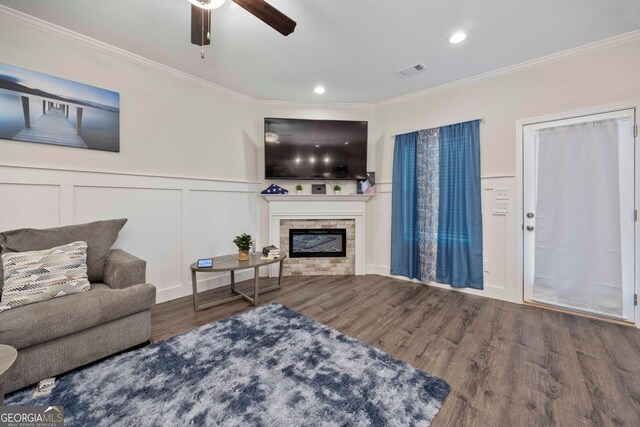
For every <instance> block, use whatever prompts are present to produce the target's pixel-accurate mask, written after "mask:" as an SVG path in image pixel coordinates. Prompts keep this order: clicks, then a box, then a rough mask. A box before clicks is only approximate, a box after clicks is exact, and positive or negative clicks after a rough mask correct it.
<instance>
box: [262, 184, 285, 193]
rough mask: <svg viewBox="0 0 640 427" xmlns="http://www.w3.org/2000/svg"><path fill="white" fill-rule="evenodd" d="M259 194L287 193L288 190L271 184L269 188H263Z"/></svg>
mask: <svg viewBox="0 0 640 427" xmlns="http://www.w3.org/2000/svg"><path fill="white" fill-rule="evenodd" d="M261 194H289V191H288V190H285V189H284V188H282V187H280V186H278V185H275V184H271V185H270V186H269V188H267V189H266V190H263V191H262V193H261Z"/></svg>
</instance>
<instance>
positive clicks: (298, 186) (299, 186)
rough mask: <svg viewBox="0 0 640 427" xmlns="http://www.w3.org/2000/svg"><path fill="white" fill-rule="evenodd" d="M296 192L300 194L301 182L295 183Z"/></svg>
mask: <svg viewBox="0 0 640 427" xmlns="http://www.w3.org/2000/svg"><path fill="white" fill-rule="evenodd" d="M296 193H297V194H302V184H298V185H296Z"/></svg>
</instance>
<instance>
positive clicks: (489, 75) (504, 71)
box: [375, 30, 640, 108]
mask: <svg viewBox="0 0 640 427" xmlns="http://www.w3.org/2000/svg"><path fill="white" fill-rule="evenodd" d="M636 41H640V30H635V31H631V32H628V33H624V34H620V35H617V36H613V37H610V38H607V39H603V40H599V41H596V42H593V43H589V44H585V45H582V46H578V47H575V48H572V49H567V50H563V51H561V52H557V53H553V54H551V55H547V56H542V57H540V58H536V59H532V60H530V61H525V62H521V63H519V64H515V65H510V66H507V67H503V68H499V69H497V70H493V71H489V72H486V73H482V74H477V75H475V76H471V77H468V78H465V79H460V80H456V81H453V82H450V83H445V84H442V85H439V86H434V87H432V88H428V89H424V90H421V91H418V92H412V93H410V94H407V95H403V96H399V97H397V98H391V99H388V100H386V101H381V102H378V103H376V104H375V106H376V108H382V107H388V106H391V105H396V104H400V103H403V102H408V101H412V100H415V99H419V98H423V97H425V96H428V95H433V94H435V93H440V92H444V91H447V90H451V89H456V88H460V87H464V86H469V85H472V84H475V83H479V82H482V81H486V80H491V79H495V78H497V77H501V76H505V75H508V74H514V73H518V72H520V71H524V70H528V69H531V68H536V67H541V66H543V65H547V64H552V63H554V62H559V61H562V60H565V59H569V58H573V57H576V56H580V55H584V54H587V53H592V52H597V51H599V50H604V49H608V48H612V47H615V46H620V45H623V44H628V43H633V42H636Z"/></svg>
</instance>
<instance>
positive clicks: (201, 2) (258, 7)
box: [189, 0, 296, 59]
mask: <svg viewBox="0 0 640 427" xmlns="http://www.w3.org/2000/svg"><path fill="white" fill-rule="evenodd" d="M232 1H233V2H234V3H235V4H237V5H238V6H240V7H242V8H243V9H245V10H246V11H247V12H249V13H251V14H252V15H254V16H255V17H256V18H258V19H259V20H261V21H262V22H264V23H265V24H267V25H269V26H270V27H271V28H273V29H274V30H276V31H277V32H279V33H280V34H282V35H283V36H288V35H289V34H291V33H293V31H294V30H295V29H296V22H295V21H294V20H293V19H291V18H289V17H288V16H287V15H285V14H284V13H282V12H280V11H279V10H278V9H276V8H275V7H273V6H271V5H270V4H269V3H267V2H266V1H264V0H232ZM189 2H190V3H191V43H192V44H195V45H198V46H206V45H209V44H211V11H212V10H213V9H217V8H219V7H220V6H222V5H223V4H224V2H225V0H189ZM201 56H202V58H203V59H204V48H203V49H202V50H201Z"/></svg>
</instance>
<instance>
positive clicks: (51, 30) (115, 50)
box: [0, 5, 257, 104]
mask: <svg viewBox="0 0 640 427" xmlns="http://www.w3.org/2000/svg"><path fill="white" fill-rule="evenodd" d="M0 18H3V19H6V20H8V21H12V22H15V23H18V24H21V25H24V26H27V27H30V28H33V29H35V30H38V31H42V32H43V33H46V34H49V35H52V36H56V37H60V38H63V39H66V40H69V41H71V42H73V43H76V44H78V45H81V46H85V47H89V48H91V49H93V50H98V51H100V52H103V53H107V54H110V55H115V56H119V57H121V58H124V59H126V60H128V61H129V62H132V63H134V64H136V65H142V66H144V67H147V68H150V69H152V70H154V71H158V72H161V73H164V74H167V75H169V76H171V77H174V78H176V79H179V80H183V81H186V82H189V83H193V84H195V85H198V86H200V87H203V88H205V89H209V90H213V91H216V92H220V93H222V94H224V95H227V96H230V97H232V98H235V99H238V100H241V101H245V102H250V103H253V104H255V103H257V100H256V99H255V98H252V97H250V96H248V95H245V94H243V93H240V92H236V91H234V90H231V89H228V88H226V87H224V86H220V85H218V84H215V83H212V82H210V81H208V80H205V79H202V78H200V77H196V76H194V75H192V74H189V73H185V72H184V71H180V70H177V69H175V68H172V67H169V66H167V65H164V64H161V63H159V62H156V61H153V60H151V59H148V58H145V57H143V56H140V55H137V54H135V53H132V52H129V51H127V50H124V49H120V48H119V47H116V46H113V45H110V44H108V43H104V42H101V41H100V40H96V39H94V38H91V37H89V36H85V35H84V34H80V33H76V32H75V31H72V30H69V29H67V28H64V27H61V26H59V25H56V24H53V23H51V22H48V21H44V20H42V19H40V18H36V17H35V16H31V15H27V14H26V13H23V12H20V11H17V10H15V9H12V8H10V7H7V6H4V5H0Z"/></svg>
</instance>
